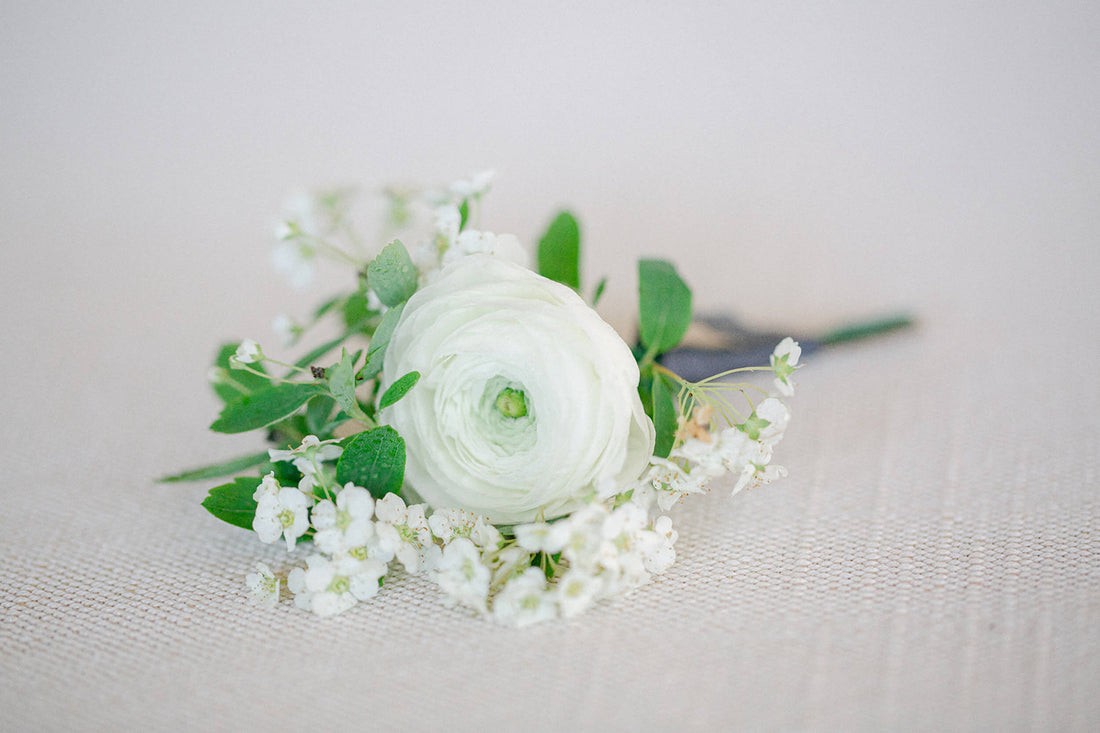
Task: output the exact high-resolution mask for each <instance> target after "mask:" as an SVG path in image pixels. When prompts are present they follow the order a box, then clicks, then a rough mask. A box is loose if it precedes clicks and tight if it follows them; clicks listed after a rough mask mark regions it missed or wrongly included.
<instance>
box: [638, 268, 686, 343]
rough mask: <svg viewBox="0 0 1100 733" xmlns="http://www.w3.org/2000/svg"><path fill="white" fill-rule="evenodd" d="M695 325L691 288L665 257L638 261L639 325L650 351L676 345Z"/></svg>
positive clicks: (643, 341) (644, 341) (641, 334)
mask: <svg viewBox="0 0 1100 733" xmlns="http://www.w3.org/2000/svg"><path fill="white" fill-rule="evenodd" d="M689 325H691V289H690V288H688V286H687V284H686V283H685V282H684V281H683V280H681V279H680V276H679V275H677V274H676V269H675V268H674V267H673V266H672V265H671V264H670V263H669V262H666V261H665V260H639V261H638V328H639V331H640V336H641V339H642V344H644V345H645V347H646V349H647V351H648V352H650V353H653V354H663V353H664V352H666V351H668V350H669V349H672V348H674V347H675V346H676V344H678V343H680V340H681V339H682V338H683V337H684V334H685V333H686V332H687V329H688V326H689Z"/></svg>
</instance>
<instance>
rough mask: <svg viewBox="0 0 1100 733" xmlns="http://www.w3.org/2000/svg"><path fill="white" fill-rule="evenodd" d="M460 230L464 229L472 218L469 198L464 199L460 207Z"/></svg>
mask: <svg viewBox="0 0 1100 733" xmlns="http://www.w3.org/2000/svg"><path fill="white" fill-rule="evenodd" d="M458 216H459V220H458V231H460V232H461V231H462V230H463V229H465V228H466V222H468V221H469V220H470V202H469V200H467V199H462V205H461V206H459V207H458Z"/></svg>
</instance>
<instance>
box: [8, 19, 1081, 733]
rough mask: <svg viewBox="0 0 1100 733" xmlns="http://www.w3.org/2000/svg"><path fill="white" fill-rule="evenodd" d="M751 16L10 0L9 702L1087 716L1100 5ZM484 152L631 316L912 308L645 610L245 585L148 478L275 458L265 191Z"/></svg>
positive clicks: (1061, 724) (790, 720)
mask: <svg viewBox="0 0 1100 733" xmlns="http://www.w3.org/2000/svg"><path fill="white" fill-rule="evenodd" d="M767 7H768V8H769V10H768V11H767V12H764V11H763V10H761V9H757V8H755V7H754V6H745V7H740V6H734V5H731V6H729V8H726V9H717V8H715V7H711V6H709V5H702V4H700V5H698V6H694V5H692V6H689V5H686V4H685V5H681V4H669V8H668V9H665V10H645V11H640V10H639V9H637V8H635V7H634V6H631V7H629V8H625V7H624V8H622V9H620V10H611V9H604V10H601V11H598V12H596V11H592V12H591V14H589V15H585V16H583V17H582V16H573V15H570V14H569V13H567V12H565V11H560V12H559V11H552V10H548V9H543V10H540V11H538V12H535V11H533V10H530V9H528V10H526V11H522V12H521V10H519V9H514V8H509V7H501V8H499V9H498V10H497V11H496V12H495V13H493V14H490V15H486V16H485V17H481V16H478V15H477V14H476V13H473V12H472V11H466V10H463V11H462V12H459V10H458V9H457V8H455V9H453V10H446V11H445V10H437V11H436V15H434V16H433V15H431V14H429V15H428V16H422V15H418V14H417V13H416V12H415V11H414V10H412V9H403V10H397V9H392V10H386V11H382V10H377V13H376V14H374V15H372V14H371V13H368V12H365V11H360V12H358V13H356V12H354V10H353V9H352V8H351V7H345V8H342V9H341V11H342V12H334V11H333V10H331V9H329V10H326V9H325V8H321V7H318V8H312V7H311V8H310V10H309V11H308V12H307V11H306V10H304V9H301V8H299V9H297V10H295V9H291V8H289V7H278V8H274V7H273V8H271V9H270V10H269V11H265V12H264V15H263V16H259V15H257V14H256V11H254V10H247V9H244V8H243V6H242V7H241V8H237V7H232V6H230V7H227V8H224V9H223V8H222V6H221V4H219V5H218V6H217V7H216V8H215V7H211V8H207V9H205V10H203V9H193V10H187V11H182V10H181V11H178V12H177V11H169V10H167V9H163V8H161V9H153V8H144V7H143V8H131V9H130V10H129V11H127V12H126V13H123V12H121V11H105V10H103V9H96V10H94V11H93V10H92V9H91V8H90V7H89V8H70V7H68V6H66V7H58V8H46V7H39V5H38V4H35V5H34V6H33V7H32V6H30V5H27V6H26V7H23V8H7V9H5V10H4V11H3V15H4V16H7V17H6V18H5V22H0V41H3V43H0V48H3V49H4V51H3V54H4V58H5V59H6V61H5V63H4V64H3V65H2V67H0V82H2V85H0V98H2V99H4V100H5V101H4V103H3V105H2V106H3V112H2V113H0V131H2V132H3V136H2V139H3V140H4V153H3V160H4V163H3V164H2V165H0V168H2V172H0V186H2V188H0V201H2V202H3V203H2V207H3V208H2V219H3V227H2V228H0V237H2V242H3V244H2V248H3V261H4V264H3V269H2V274H0V305H2V309H3V310H2V312H3V314H4V321H5V322H4V328H3V329H2V331H0V346H2V349H0V353H2V355H3V360H2V362H3V366H2V367H0V368H2V369H3V372H2V374H0V377H2V378H3V380H2V384H3V385H4V386H3V395H2V398H3V399H2V403H0V404H2V405H3V409H2V417H3V420H2V421H0V446H3V447H2V450H3V464H2V465H3V467H4V480H3V484H2V485H3V488H2V489H0V499H2V501H0V517H2V518H3V525H2V526H3V531H2V537H3V539H2V540H0V543H2V544H0V546H2V547H3V558H4V560H3V562H2V563H0V730H4V731H38V730H59V731H60V730H66V731H68V730H102V731H117V730H151V731H161V730H165V731H174V730H203V731H205V730H210V731H215V730H220V731H251V730H264V731H290V730H295V731H304V730H309V731H339V730H396V729H401V730H410V731H420V730H423V731H438V730H448V731H451V730H453V731H482V730H501V731H509V730H525V731H526V730H531V731H543V730H546V731H566V730H585V731H587V730H623V731H649V730H654V731H683V730H700V731H712V730H750V731H756V730H780V731H839V730H843V731H881V730H914V731H925V730H997V731H1001V730H1075V731H1088V730H1096V729H1100V706H1098V705H1097V702H1096V701H1097V699H1098V696H1100V632H1098V629H1100V511H1098V510H1100V502H1098V498H1097V490H1098V488H1100V479H1098V469H1100V417H1098V416H1100V379H1097V377H1096V368H1097V365H1098V364H1100V345H1098V340H1097V335H1098V333H1100V328H1098V327H1100V318H1098V313H1100V295H1098V294H1097V293H1098V292H1100V288H1097V287H1096V281H1097V276H1098V275H1100V254H1098V253H1100V224H1098V221H1097V218H1096V202H1097V201H1098V200H1100V189H1098V188H1097V180H1100V178H1098V165H1097V158H1096V151H1097V150H1098V149H1100V140H1098V138H1097V130H1098V129H1100V124H1097V123H1098V121H1100V103H1098V98H1097V93H1096V85H1095V79H1094V78H1093V77H1094V74H1092V73H1091V70H1092V69H1095V68H1096V64H1097V62H1098V58H1097V53H1098V52H1097V46H1096V44H1095V38H1096V37H1097V36H1098V34H1100V19H1098V15H1097V12H1096V8H1095V7H1094V4H1088V3H1080V4H1076V5H1071V4H1063V5H1057V6H1050V7H1048V6H1046V5H1044V6H1043V7H1042V8H1039V7H1038V6H1036V7H1035V8H1024V7H1018V8H1012V9H1008V8H1004V9H996V10H988V11H986V10H959V9H956V8H954V6H953V5H945V6H944V7H939V8H928V9H923V6H922V8H914V9H910V10H907V11H904V12H903V11H900V10H897V11H889V10H886V9H882V8H880V7H879V6H878V5H873V6H868V7H867V8H859V7H858V6H852V8H850V9H834V10H825V9H814V8H807V7H803V8H800V9H797V10H795V9H779V8H772V7H771V5H770V4H769V5H768V6H767ZM870 10H873V12H869V11H870ZM531 13H534V14H533V15H532V14H531ZM441 121H443V122H445V123H446V124H443V122H441ZM441 125H442V126H441ZM479 165H496V166H497V167H498V168H500V170H501V173H500V175H499V177H498V179H497V184H496V186H495V190H494V192H493V193H492V194H490V199H489V202H490V203H487V205H486V208H485V210H484V211H483V212H482V216H483V220H482V225H483V226H485V227H486V228H489V229H494V230H496V231H515V232H516V233H517V234H518V235H520V237H521V239H525V240H526V241H528V242H530V241H531V240H532V239H534V238H535V236H536V232H537V231H538V230H539V229H540V228H541V227H542V226H544V224H545V222H546V221H548V220H549V216H550V214H551V212H552V210H553V207H554V206H556V205H558V204H560V203H562V202H566V201H567V202H569V203H570V205H571V206H572V207H573V208H574V210H575V211H576V212H577V214H578V215H579V216H580V218H581V221H582V225H583V227H584V233H585V237H586V243H587V244H588V249H587V255H586V265H587V267H586V273H587V277H588V278H589V279H588V282H589V283H591V284H594V283H595V282H596V279H597V278H598V276H599V275H600V274H602V273H608V274H610V275H611V280H610V286H609V290H608V295H607V301H606V308H607V312H608V313H609V315H610V317H612V318H614V319H615V320H616V322H617V323H620V324H629V322H630V317H629V313H630V312H631V309H632V308H633V296H632V288H633V281H632V277H633V275H632V272H633V269H632V268H633V264H632V263H633V260H634V259H635V258H636V257H637V256H638V255H642V254H649V255H653V254H661V255H665V256H669V257H672V258H674V259H675V260H676V261H677V263H678V265H679V267H680V270H681V272H682V273H683V274H684V276H685V277H686V278H687V279H688V280H689V282H691V284H692V285H693V286H694V287H695V289H696V294H697V296H696V297H697V304H698V305H699V306H700V307H701V308H707V309H710V310H734V311H736V312H737V313H738V314H740V315H742V316H744V317H745V318H746V319H747V320H749V321H750V322H752V323H759V324H761V325H764V326H777V327H780V328H784V327H786V328H790V329H792V330H793V331H795V333H796V335H798V332H799V331H800V330H802V329H807V330H808V331H811V332H812V331H814V330H815V329H823V328H825V327H827V326H828V325H830V324H836V323H840V322H843V321H845V320H847V319H850V318H852V317H855V316H857V315H860V314H864V313H867V314H874V313H878V312H883V311H889V310H893V309H895V308H898V307H909V308H912V309H913V310H914V312H915V313H916V314H917V315H918V317H919V318H920V325H919V327H918V328H916V329H914V330H912V331H910V332H906V333H899V334H895V335H892V336H889V337H886V338H883V339H881V340H878V341H873V342H866V343H862V344H855V345H851V346H849V347H845V348H837V349H835V350H830V351H823V352H820V353H818V354H816V355H813V356H812V357H810V358H807V359H806V366H805V368H804V369H802V370H801V371H799V372H798V374H797V375H796V381H797V383H798V392H797V394H796V395H795V397H794V398H793V399H792V400H791V405H792V410H793V421H792V423H791V426H790V428H789V430H788V434H787V438H786V439H785V441H784V443H783V444H782V445H781V447H780V451H779V454H778V456H777V461H778V462H780V463H782V464H784V465H785V466H787V467H788V469H789V470H790V476H789V477H788V478H787V479H785V480H783V481H781V482H778V483H776V484H774V485H772V486H770V487H767V488H764V489H760V490H753V491H751V492H748V493H746V494H741V495H739V496H737V497H736V498H734V499H730V498H729V497H728V496H726V492H727V490H728V488H729V485H728V484H721V483H719V484H717V485H716V486H715V487H714V490H713V492H712V493H711V494H709V495H707V496H705V497H702V498H700V499H697V500H689V501H687V502H686V503H684V504H683V505H682V506H681V507H678V508H677V509H676V510H674V512H673V517H674V519H675V522H676V527H677V529H678V530H679V532H680V539H679V542H678V543H677V545H676V550H677V554H678V559H677V562H676V564H675V565H674V566H673V567H672V568H671V569H670V570H669V571H668V573H667V574H665V575H664V576H661V577H660V578H659V579H657V580H656V581H655V582H653V583H652V584H650V585H648V586H646V587H644V588H642V589H640V590H639V591H637V592H636V593H635V594H633V595H632V596H630V597H628V598H626V599H623V600H621V601H618V602H615V603H611V604H605V605H601V606H599V607H597V608H596V609H594V610H593V611H591V612H589V613H587V614H585V615H584V616H582V617H580V618H578V619H576V620H573V621H568V622H553V623H547V624H543V625H540V626H536V627H532V628H528V629H524V630H514V629H507V628H502V627H498V626H496V625H494V624H493V623H491V622H486V621H482V620H478V619H475V618H471V617H469V616H467V615H466V614H465V613H463V612H461V611H458V610H451V609H447V608H446V607H444V605H443V603H442V601H441V598H440V596H439V594H438V593H437V592H436V590H435V588H434V586H432V585H431V584H430V583H427V582H425V581H423V580H421V579H418V578H409V577H396V578H394V579H392V580H391V581H390V582H387V584H386V587H385V588H384V589H383V590H382V592H381V593H380V594H379V596H378V597H377V598H376V599H374V600H372V601H370V602H367V603H364V604H361V605H360V606H358V607H356V608H355V609H353V610H352V611H350V612H348V613H346V614H343V615H341V616H339V617H337V618H334V619H330V620H326V621H321V620H318V619H316V618H314V617H313V616H311V615H309V614H307V613H303V612H300V611H298V610H296V609H294V608H293V607H292V606H291V605H290V604H289V603H284V604H283V605H282V606H280V607H279V608H277V609H276V610H274V611H261V610H258V609H256V608H254V607H252V606H251V605H250V604H249V602H248V600H247V593H246V590H245V587H244V583H243V577H244V575H245V573H247V572H249V570H250V569H251V566H252V564H253V563H254V562H256V561H257V560H262V561H265V562H267V563H269V564H271V565H272V566H274V567H277V568H285V567H287V566H288V562H289V561H288V558H287V556H286V553H285V552H284V551H283V550H280V549H279V548H278V547H276V546H264V545H261V544H260V543H259V542H258V541H257V540H256V539H255V537H254V536H252V535H251V534H250V533H247V532H245V531H243V530H239V529H236V528H234V527H230V526H228V525H225V524H222V523H220V522H218V521H216V520H214V519H213V518H212V517H210V516H209V515H208V514H207V513H206V512H205V510H203V508H202V507H201V506H200V505H199V502H200V501H201V500H202V498H203V496H204V495H205V492H206V489H207V488H209V486H210V485H212V484H213V483H214V482H207V483H200V484H190V485H159V484H156V483H154V479H155V477H156V476H158V475H163V474H164V473H167V472H171V471H175V470H178V469H181V468H186V467H190V466H193V465H197V464H201V463H203V462H205V461H208V460H213V459H216V458H222V457H230V456H233V455H237V454H243V453H246V452H249V451H252V450H255V449H257V448H259V447H260V445H259V443H258V442H257V439H256V438H254V437H252V436H237V437H228V438H226V437H222V436H216V435H213V434H210V433H209V432H207V431H206V430H205V428H206V425H207V424H208V423H209V422H210V421H211V420H212V419H213V417H214V416H215V415H216V411H217V404H216V401H215V400H214V398H213V397H212V396H211V395H210V394H209V391H208V389H207V387H206V384H205V381H204V375H205V371H206V368H207V365H208V361H209V359H210V358H211V357H212V355H213V353H214V351H215V349H216V346H217V344H218V342H219V340H220V339H223V338H234V337H235V338H240V337H244V336H251V337H254V338H257V339H258V340H260V341H261V343H264V344H265V345H267V344H275V343H277V341H276V339H275V338H274V337H273V336H270V335H268V334H269V331H268V323H269V320H270V318H271V317H272V316H273V315H275V314H276V313H279V312H287V313H291V314H293V315H298V316H300V315H303V314H304V313H306V311H307V309H308V308H309V307H310V306H311V305H312V304H313V303H314V301H315V300H317V299H319V298H320V297H321V296H323V295H324V294H326V293H327V292H328V290H327V289H326V287H324V286H317V287H315V288H314V289H313V290H312V291H310V292H309V293H306V294H295V293H293V292H292V291H290V290H288V289H286V288H284V287H283V286H282V285H281V284H280V283H279V281H278V279H277V276H276V275H275V274H274V273H272V272H271V270H270V269H269V268H268V266H267V263H266V258H267V256H268V248H269V246H270V242H269V240H268V239H266V238H265V236H264V234H265V231H267V229H268V227H269V224H270V223H271V222H272V221H273V220H274V217H275V215H276V213H277V211H276V210H277V206H278V202H279V197H280V196H281V195H282V194H283V193H284V192H285V191H286V190H288V189H290V188H291V187H292V186H295V185H313V184H321V183H329V182H333V181H335V182H336V183H342V182H344V181H348V180H355V179H356V177H359V178H362V179H365V180H367V181H368V183H371V184H374V183H381V182H382V181H385V180H389V179H396V178H400V177H405V178H406V179H408V178H413V179H416V178H418V177H419V178H421V179H428V180H433V181H435V180H446V179H447V178H449V177H452V176H457V175H462V174H465V173H468V172H469V171H470V170H472V169H474V168H475V167H476V166H479ZM363 223H364V225H365V228H367V229H370V227H369V226H366V220H365V219H364V221H363ZM372 231H373V230H372ZM320 279H321V281H322V282H323V283H325V284H327V285H331V286H335V285H337V284H339V285H343V284H344V282H343V281H340V280H338V279H336V277H335V275H333V273H331V272H329V271H322V272H321V274H320Z"/></svg>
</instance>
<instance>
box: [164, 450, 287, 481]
mask: <svg viewBox="0 0 1100 733" xmlns="http://www.w3.org/2000/svg"><path fill="white" fill-rule="evenodd" d="M266 461H267V451H264V452H263V453H253V454H251V455H247V456H240V457H239V458H232V459H230V460H228V461H221V462H220V463H214V464H211V465H209V466H203V467H202V468H193V469H191V470H189V471H183V472H181V473H177V474H175V475H173V476H165V477H164V478H161V479H158V480H159V481H160V482H162V483H175V482H180V481H202V480H205V479H208V478H220V477H222V476H229V475H232V474H234V473H240V472H241V471H243V470H245V469H247V468H252V467H253V466H259V465H260V464H262V463H264V462H266Z"/></svg>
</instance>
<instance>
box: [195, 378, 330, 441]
mask: <svg viewBox="0 0 1100 733" xmlns="http://www.w3.org/2000/svg"><path fill="white" fill-rule="evenodd" d="M325 391H326V388H325V386H324V385H322V384H316V383H312V382H292V383H289V384H277V385H274V386H271V387H268V388H267V389H262V390H260V391H258V392H254V393H252V394H248V395H242V396H241V397H239V398H237V399H236V400H234V401H233V402H230V403H229V404H228V405H226V406H225V409H223V410H222V411H221V415H219V416H218V419H217V420H215V421H214V422H213V423H212V424H211V425H210V429H211V430H213V431H214V432H216V433H244V432H248V431H249V430H256V429H257V428H265V427H267V426H268V425H271V424H273V423H277V422H279V421H280V420H282V419H284V418H286V417H287V416H288V415H291V414H293V413H294V411H295V410H297V409H298V408H299V407H301V406H302V405H304V404H305V403H306V402H307V401H308V400H309V399H310V398H311V397H314V396H315V395H318V394H322V393H324V392H325Z"/></svg>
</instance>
